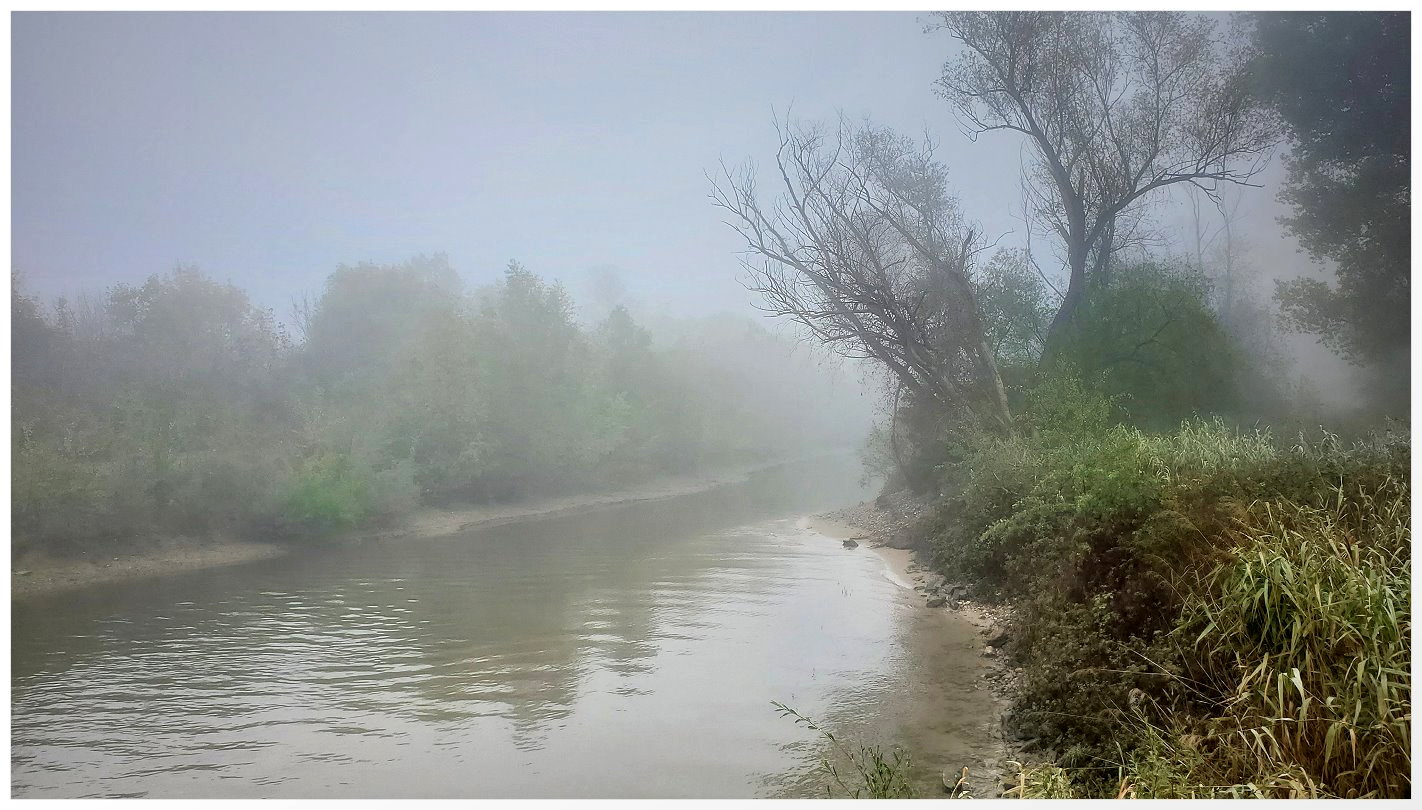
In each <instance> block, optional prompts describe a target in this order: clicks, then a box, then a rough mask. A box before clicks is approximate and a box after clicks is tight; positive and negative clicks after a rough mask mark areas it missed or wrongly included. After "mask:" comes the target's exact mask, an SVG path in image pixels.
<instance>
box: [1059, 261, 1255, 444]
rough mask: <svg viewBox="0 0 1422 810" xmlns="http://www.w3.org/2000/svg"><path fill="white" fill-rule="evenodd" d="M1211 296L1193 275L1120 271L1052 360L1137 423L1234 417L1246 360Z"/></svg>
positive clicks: (1099, 288)
mask: <svg viewBox="0 0 1422 810" xmlns="http://www.w3.org/2000/svg"><path fill="white" fill-rule="evenodd" d="M1208 293H1209V289H1208V285H1207V283H1206V281H1205V279H1204V278H1203V277H1202V276H1200V275H1199V274H1198V273H1196V272H1194V271H1191V270H1188V269H1184V268H1171V267H1167V266H1163V265H1154V264H1142V265H1134V266H1128V267H1121V268H1117V269H1116V270H1115V271H1114V272H1113V273H1112V275H1111V276H1110V278H1109V280H1107V281H1104V282H1101V283H1099V284H1097V285H1096V286H1095V287H1093V288H1092V289H1091V290H1089V292H1088V295H1087V297H1086V299H1085V301H1084V302H1083V304H1082V307H1081V310H1080V311H1079V312H1078V313H1077V318H1076V320H1075V322H1074V324H1075V325H1074V327H1073V329H1072V331H1071V332H1070V333H1068V338H1067V339H1066V340H1065V342H1064V343H1063V345H1062V347H1061V350H1060V351H1059V352H1056V353H1054V355H1053V361H1054V363H1063V362H1064V363H1067V364H1069V365H1070V366H1071V367H1073V368H1075V369H1076V370H1077V371H1078V373H1079V374H1080V375H1081V377H1082V379H1084V380H1090V381H1091V382H1092V384H1093V385H1094V386H1095V387H1098V388H1099V390H1100V391H1101V393H1102V394H1104V395H1105V396H1106V397H1107V398H1109V399H1111V400H1112V401H1113V402H1114V403H1115V405H1116V407H1117V408H1118V409H1119V410H1120V411H1121V414H1122V416H1123V417H1124V418H1126V419H1128V420H1129V421H1131V422H1132V423H1134V424H1137V425H1141V426H1149V427H1154V428H1164V427H1168V426H1170V425H1173V424H1178V423H1179V422H1180V421H1181V420H1182V419H1188V418H1190V417H1191V416H1193V415H1196V414H1205V413H1220V412H1229V411H1232V410H1234V409H1236V408H1237V407H1238V406H1239V398H1238V389H1237V383H1238V379H1239V375H1238V366H1239V363H1240V357H1239V355H1238V353H1237V351H1236V347H1235V346H1234V344H1233V341H1232V340H1231V339H1230V338H1229V336H1228V335H1227V334H1226V333H1225V331H1224V329H1223V328H1222V327H1221V326H1220V323H1219V321H1218V319H1217V318H1216V317H1215V314H1214V311H1213V310H1212V309H1211V307H1210V304H1209V295H1208ZM1048 371H1049V373H1052V372H1053V370H1052V369H1048Z"/></svg>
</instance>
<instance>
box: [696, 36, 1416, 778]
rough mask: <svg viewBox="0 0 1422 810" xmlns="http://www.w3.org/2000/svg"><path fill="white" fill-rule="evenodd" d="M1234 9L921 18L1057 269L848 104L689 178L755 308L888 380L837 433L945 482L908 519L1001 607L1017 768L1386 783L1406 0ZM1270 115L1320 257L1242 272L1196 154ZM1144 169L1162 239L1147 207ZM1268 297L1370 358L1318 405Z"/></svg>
mask: <svg viewBox="0 0 1422 810" xmlns="http://www.w3.org/2000/svg"><path fill="white" fill-rule="evenodd" d="M1240 21H1241V22H1244V23H1246V24H1245V25H1243V26H1240V27H1239V28H1238V30H1237V31H1236V32H1234V33H1222V32H1221V31H1220V30H1219V28H1218V26H1216V25H1215V23H1214V22H1212V21H1211V20H1210V19H1209V18H1206V17H1203V16H1201V15H1192V14H1186V13H1181V12H1155V11H1150V12H1101V13H1095V12H971V11H962V12H943V13H941V14H939V15H938V16H937V18H936V19H935V20H934V21H933V22H931V23H930V25H929V26H928V30H929V31H930V32H933V31H943V32H946V33H947V34H948V36H950V37H951V38H952V39H954V40H955V41H956V45H957V46H958V47H957V50H956V53H955V54H954V55H953V56H952V57H951V58H950V60H949V61H948V63H947V65H946V66H945V69H944V72H943V74H942V75H941V76H940V77H939V80H938V82H937V84H936V87H937V89H938V92H939V94H940V95H941V96H942V97H943V98H944V99H945V100H946V101H947V102H948V103H949V104H950V105H951V106H952V108H953V111H954V113H955V115H956V117H957V119H958V122H959V124H960V125H961V126H962V127H963V128H964V130H965V131H967V132H969V133H972V134H974V135H981V136H984V137H1008V136H1014V137H1018V138H1020V142H1021V143H1022V144H1023V145H1024V147H1025V148H1026V150H1027V154H1028V155H1029V164H1028V165H1026V166H1025V167H1024V170H1023V173H1022V175H1021V177H1020V178H1019V179H1020V181H1021V183H1022V184H1023V187H1024V215H1026V216H1027V217H1028V218H1029V222H1028V226H1029V228H1032V227H1034V226H1035V228H1037V229H1038V230H1037V231H1036V232H1038V233H1042V234H1044V235H1045V236H1046V237H1047V238H1048V239H1051V240H1052V241H1053V242H1054V246H1055V248H1056V249H1057V256H1058V257H1059V258H1061V259H1062V267H1061V268H1060V270H1061V272H1059V273H1058V274H1057V276H1056V282H1055V283H1053V282H1048V281H1047V275H1046V274H1045V273H1044V272H1043V270H1042V268H1041V267H1039V266H1038V264H1037V255H1036V254H1034V253H1033V252H1032V250H1031V245H1030V242H1029V243H1028V245H1027V246H1026V250H1009V249H1002V250H998V251H996V252H995V253H994V254H993V255H991V256H990V257H988V258H987V259H986V261H984V260H983V257H984V254H986V253H987V251H988V250H989V249H990V248H989V246H988V245H987V244H986V241H985V240H984V239H982V235H981V233H980V231H979V229H978V228H977V227H975V226H974V225H973V224H972V223H971V221H970V220H969V219H968V215H967V212H965V211H964V210H963V209H962V206H961V205H960V204H959V201H958V200H957V199H956V198H955V197H954V196H953V195H952V193H951V192H950V190H949V186H948V182H947V177H948V169H947V167H946V166H944V165H943V164H941V163H939V162H938V161H937V159H936V157H935V154H936V153H935V149H934V146H933V144H932V143H931V142H927V141H924V142H920V141H916V140H914V139H912V138H906V137H903V136H899V135H896V134H894V133H893V132H891V131H889V130H886V129H882V128H879V127H875V126H873V125H871V124H867V123H866V124H864V125H862V126H859V127H853V126H850V125H848V124H846V123H843V122H842V123H841V124H840V126H839V127H838V129H837V131H829V130H827V129H825V128H823V127H820V126H816V125H813V124H809V125H796V124H789V125H781V126H778V127H777V129H778V131H779V134H780V145H779V149H778V150H777V151H776V153H775V167H774V168H775V169H776V170H778V171H776V172H775V174H777V175H778V178H777V180H776V182H775V184H774V186H773V188H774V189H775V190H776V193H777V194H778V196H776V197H771V196H769V195H767V194H765V193H763V192H762V190H761V189H763V188H766V186H765V185H764V184H761V183H758V182H757V181H758V180H759V179H760V178H759V177H758V175H757V173H756V171H755V169H754V167H753V166H750V165H748V166H747V167H745V168H744V169H743V170H742V171H741V172H740V173H739V174H736V173H733V172H731V171H723V172H722V174H721V175H720V176H719V177H718V178H716V179H715V180H714V181H713V190H712V196H713V199H714V201H715V203H716V205H718V206H719V207H720V208H721V209H722V210H723V211H724V212H726V213H727V214H728V217H729V224H730V225H731V227H733V228H734V229H735V230H736V231H737V232H738V233H739V234H740V235H741V236H742V237H744V239H745V242H746V248H747V253H748V255H750V256H752V257H755V258H756V259H757V261H756V262H755V263H754V264H751V263H748V270H749V272H750V286H751V288H752V289H754V290H755V291H757V292H759V293H760V294H761V296H762V298H763V299H764V304H765V307H766V308H767V310H769V311H770V312H773V313H775V314H777V315H780V316H783V317H786V318H789V319H792V320H794V321H796V322H798V323H800V324H801V325H803V326H804V327H806V328H807V329H809V330H810V331H811V332H812V333H814V334H815V335H816V336H817V337H818V338H819V339H820V340H821V341H823V342H824V343H825V345H827V346H831V347H834V348H835V349H837V350H838V351H840V352H842V353H844V354H847V355H850V356H856V357H864V358H869V359H872V360H874V361H876V362H877V363H878V364H879V365H880V367H881V368H882V369H883V370H884V372H885V373H886V375H887V376H889V377H890V379H891V380H892V382H893V386H894V387H893V390H894V395H893V399H892V404H891V406H890V407H889V409H888V413H887V414H886V417H887V418H886V419H885V422H884V424H883V425H881V426H879V427H878V428H877V429H876V431H875V433H874V434H873V435H872V436H871V439H870V442H869V443H868V446H867V448H866V462H867V464H868V466H869V467H870V468H871V469H874V470H877V471H879V472H881V473H883V474H884V475H886V476H887V477H888V479H889V480H890V482H891V486H903V487H907V488H910V489H913V490H916V491H918V492H925V493H938V494H940V497H941V502H940V503H939V504H938V506H937V508H935V509H934V510H933V511H932V513H931V514H930V516H929V517H927V518H926V519H923V520H922V521H920V523H919V525H917V526H916V527H914V531H915V532H916V533H917V534H918V536H919V538H920V540H921V541H922V542H923V543H925V544H927V545H929V546H930V547H931V548H932V549H933V550H934V554H935V557H936V560H935V562H936V564H937V565H938V567H939V568H940V569H941V571H942V573H944V574H946V575H948V576H950V577H961V578H968V579H971V580H974V581H975V582H976V583H977V584H978V586H979V588H980V589H982V590H985V591H988V592H996V594H997V595H998V596H999V597H1001V598H1004V599H1008V600H1011V601H1013V602H1015V603H1017V604H1018V605H1019V606H1020V608H1021V610H1020V611H1019V619H1018V621H1019V624H1020V626H1019V627H1017V628H1016V629H1015V632H1014V633H1013V638H1014V641H1013V643H1012V647H1011V649H1010V650H1009V652H1010V654H1011V655H1012V656H1013V657H1014V658H1015V659H1016V661H1017V663H1019V664H1020V665H1022V666H1023V667H1024V669H1025V670H1026V683H1025V687H1024V691H1023V694H1022V696H1021V700H1020V703H1019V704H1018V705H1017V706H1016V708H1015V711H1014V715H1013V722H1014V723H1015V724H1016V726H1017V727H1018V730H1019V732H1020V733H1022V734H1024V735H1026V736H1028V737H1032V738H1036V739H1037V741H1038V742H1039V743H1040V745H1041V746H1042V747H1043V748H1045V749H1047V750H1049V751H1050V752H1052V753H1053V755H1054V759H1055V761H1054V762H1052V763H1051V764H1048V765H1042V766H1037V767H1035V768H1031V769H1028V770H1026V771H1024V772H1023V773H1021V774H1020V775H1019V779H1018V785H1017V787H1016V788H1014V789H1013V790H1012V791H1011V794H1010V795H1013V796H1022V797H1047V796H1051V797H1067V796H1093V797H1094V796H1102V797H1118V796H1119V797H1127V796H1131V797H1142V798H1147V797H1153V798H1166V797H1214V796H1263V797H1283V796H1337V797H1404V796H1408V795H1410V792H1411V784H1410V773H1411V749H1410V745H1411V743H1410V731H1411V672H1410V655H1411V602H1410V598H1411V597H1410V586H1411V559H1410V544H1411V528H1410V520H1411V507H1410V495H1411V482H1410V469H1409V467H1410V452H1411V451H1410V431H1409V428H1408V426H1407V425H1406V423H1392V422H1389V421H1388V417H1391V418H1393V419H1397V418H1401V419H1406V418H1407V416H1408V413H1409V404H1410V386H1409V381H1410V376H1409V375H1410V367H1409V363H1410V344H1409V342H1408V338H1407V335H1408V333H1409V329H1410V310H1409V309H1408V306H1407V303H1406V302H1407V298H1408V296H1407V291H1408V289H1409V288H1410V283H1411V279H1410V268H1409V265H1408V262H1407V261H1406V257H1407V256H1409V255H1410V245H1411V238H1410V232H1409V231H1408V226H1407V212H1408V210H1409V202H1408V190H1409V188H1410V172H1409V168H1408V167H1409V164H1410V147H1409V134H1408V129H1407V125H1406V120H1407V118H1408V110H1409V109H1410V82H1409V74H1408V71H1407V68H1406V65H1407V60H1408V49H1409V47H1410V45H1409V39H1408V36H1407V18H1406V17H1405V16H1404V15H1400V14H1395V13H1373V12H1367V13H1356V12H1350V13H1337V12H1335V13H1314V12H1309V13H1289V14H1273V13H1260V14H1255V15H1249V16H1247V17H1245V18H1243V19H1241V20H1240ZM1339 111H1346V113H1347V114H1346V115H1344V116H1342V117H1340V113H1339ZM1345 118H1346V120H1343V119H1345ZM1283 140H1288V141H1289V142H1290V143H1291V145H1292V147H1293V154H1292V157H1290V158H1289V159H1288V160H1287V161H1286V165H1287V166H1288V168H1289V176H1288V179H1287V181H1286V182H1285V184H1284V187H1283V190H1282V193H1281V197H1282V198H1283V199H1284V200H1285V201H1286V202H1288V203H1290V204H1291V205H1292V206H1293V207H1294V211H1293V216H1292V217H1290V218H1289V219H1288V220H1286V225H1287V226H1288V227H1289V229H1290V230H1291V231H1292V232H1293V233H1294V235H1295V236H1297V237H1298V238H1299V240H1300V243H1301V244H1302V245H1303V246H1304V247H1305V248H1306V249H1307V250H1309V251H1310V252H1311V253H1312V254H1313V255H1314V256H1315V257H1317V258H1320V259H1328V260H1330V261H1331V262H1332V263H1334V265H1335V266H1334V270H1335V273H1334V282H1333V283H1332V284H1330V283H1325V282H1323V281H1321V280H1318V279H1312V278H1308V279H1301V280H1294V281H1277V280H1276V282H1275V284H1274V290H1273V295H1272V300H1270V299H1269V298H1266V297H1262V296H1260V295H1258V293H1257V291H1256V290H1255V289H1253V288H1254V287H1255V286H1256V285H1255V283H1254V282H1255V281H1256V280H1257V270H1258V269H1260V268H1256V269H1255V271H1251V269H1250V268H1249V266H1248V265H1247V264H1246V263H1245V262H1243V261H1242V260H1241V259H1242V252H1241V250H1240V247H1241V245H1240V244H1239V242H1238V241H1237V240H1236V239H1235V237H1236V235H1237V229H1236V225H1237V224H1238V223H1236V222H1235V220H1234V213H1233V211H1234V209H1232V208H1231V207H1230V205H1229V204H1228V202H1227V199H1226V198H1227V196H1228V195H1227V194H1226V192H1225V191H1224V187H1226V186H1227V185H1229V184H1234V185H1235V186H1242V185H1247V184H1248V183H1249V181H1250V179H1251V178H1253V177H1255V176H1256V175H1257V173H1258V172H1259V171H1261V170H1262V169H1263V167H1264V165H1265V162H1266V161H1267V156H1268V154H1269V152H1270V151H1271V150H1272V149H1273V148H1274V147H1275V146H1276V145H1277V144H1278V143H1279V142H1281V141H1283ZM1172 186H1173V187H1174V188H1176V189H1177V190H1181V191H1187V192H1189V193H1190V194H1192V195H1194V194H1195V193H1196V192H1198V193H1199V195H1200V196H1197V197H1193V199H1194V209H1193V210H1194V212H1195V221H1194V229H1193V231H1194V232H1193V237H1194V252H1193V253H1194V255H1193V256H1190V255H1188V247H1189V244H1190V237H1191V235H1192V234H1188V233H1179V234H1177V235H1176V239H1175V241H1174V244H1175V245H1176V246H1177V247H1176V249H1177V250H1179V249H1180V247H1181V246H1184V247H1185V250H1186V251H1187V255H1184V256H1182V255H1178V254H1177V255H1166V254H1164V253H1163V252H1162V251H1160V250H1159V246H1158V245H1151V244H1150V242H1151V241H1152V239H1151V237H1146V236H1144V235H1143V233H1142V229H1143V228H1144V227H1145V223H1147V222H1149V221H1150V215H1151V206H1152V204H1153V203H1157V202H1159V201H1161V198H1162V197H1163V196H1164V190H1165V189H1166V188H1168V187H1172ZM1205 202H1208V203H1210V204H1212V205H1214V206H1215V207H1216V208H1217V209H1218V211H1219V214H1220V222H1219V225H1218V233H1220V234H1222V235H1223V241H1222V243H1221V244H1217V245H1215V246H1214V247H1216V248H1218V250H1213V249H1212V250H1208V251H1207V248H1210V247H1211V246H1210V245H1209V244H1207V242H1208V240H1206V239H1205V238H1204V234H1205V232H1206V231H1208V230H1209V226H1207V225H1206V224H1205V223H1204V221H1203V220H1202V218H1201V217H1200V209H1201V203H1205ZM1240 235H1242V234H1240ZM1207 255H1208V258H1207ZM1252 276H1253V278H1252ZM1278 330H1292V331H1296V332H1303V333H1309V334H1312V335H1314V336H1316V337H1317V338H1319V339H1320V340H1321V341H1322V343H1323V344H1324V345H1326V346H1329V347H1332V348H1333V349H1335V350H1336V351H1338V352H1339V353H1340V354H1341V355H1342V356H1344V357H1346V358H1348V359H1349V360H1350V361H1351V362H1353V363H1355V364H1357V365H1359V366H1360V367H1367V368H1369V369H1370V373H1369V374H1360V375H1359V376H1358V377H1357V379H1356V380H1355V384H1353V385H1351V386H1350V387H1349V388H1348V389H1347V390H1339V391H1335V392H1334V394H1335V398H1336V399H1347V400H1351V402H1352V403H1353V404H1354V405H1355V408H1354V410H1353V413H1352V414H1350V415H1349V416H1348V417H1347V424H1344V420H1343V419H1340V418H1337V417H1338V416H1339V414H1338V413H1337V411H1336V410H1334V409H1331V408H1326V407H1323V406H1321V404H1320V403H1319V402H1318V401H1316V400H1315V399H1314V398H1313V397H1311V396H1309V394H1308V391H1309V385H1308V384H1307V381H1306V379H1303V378H1301V377H1300V376H1299V375H1297V374H1295V373H1294V371H1293V370H1292V369H1291V368H1290V363H1289V362H1288V361H1287V359H1286V358H1287V355H1286V353H1285V352H1283V351H1281V350H1280V345H1281V341H1280V339H1279V338H1280V331H1278ZM1341 387H1342V386H1340V388H1341ZM1321 424H1327V425H1329V426H1330V428H1331V429H1332V430H1334V431H1338V432H1344V431H1346V432H1347V433H1348V434H1349V436H1350V438H1349V439H1348V440H1346V441H1345V440H1343V439H1341V438H1339V437H1338V436H1337V435H1334V434H1333V433H1330V432H1328V430H1325V429H1322V428H1320V427H1319V425H1321Z"/></svg>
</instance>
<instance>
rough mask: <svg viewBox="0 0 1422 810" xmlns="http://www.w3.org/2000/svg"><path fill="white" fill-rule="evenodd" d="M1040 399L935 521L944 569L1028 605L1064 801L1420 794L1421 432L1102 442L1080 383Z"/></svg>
mask: <svg viewBox="0 0 1422 810" xmlns="http://www.w3.org/2000/svg"><path fill="white" fill-rule="evenodd" d="M1029 401H1037V402H1039V403H1040V404H1039V405H1038V407H1037V408H1036V410H1035V411H1033V410H1032V409H1030V408H1029V410H1028V412H1027V414H1028V415H1027V418H1026V419H1025V420H1024V421H1025V422H1026V423H1027V424H1030V425H1031V426H1032V430H1031V432H1030V433H1027V434H1026V435H1025V436H1024V437H1022V438H1007V439H1003V438H990V437H978V438H977V439H976V442H975V444H971V445H970V446H969V447H967V448H966V449H965V450H964V458H965V461H964V462H963V463H962V465H961V467H960V468H958V469H956V470H954V471H953V472H952V475H953V483H954V487H955V494H954V495H953V496H952V497H950V498H947V499H945V500H944V502H943V503H942V505H941V507H940V509H939V510H938V514H937V515H936V516H935V517H934V518H933V519H932V520H931V522H932V523H933V525H934V536H935V542H936V546H937V547H936V559H937V561H938V564H939V566H940V567H941V568H943V569H944V570H945V572H946V573H949V574H951V575H955V576H967V577H970V578H973V579H976V580H977V581H978V582H979V583H980V584H981V585H982V586H983V587H984V588H988V589H996V590H998V591H999V592H1001V593H1004V594H1007V595H1010V596H1012V597H1013V598H1014V600H1015V601H1016V602H1017V604H1018V606H1019V626H1018V627H1017V628H1016V629H1015V632H1014V641H1013V644H1012V650H1011V652H1012V654H1013V655H1014V656H1015V657H1016V658H1017V660H1018V661H1020V662H1021V663H1022V664H1023V665H1024V667H1025V686H1024V693H1023V697H1022V699H1021V700H1020V701H1019V703H1018V705H1017V706H1016V708H1015V710H1014V723H1016V724H1017V725H1018V726H1019V727H1021V728H1022V729H1023V730H1025V731H1026V732H1028V733H1030V734H1032V735H1036V736H1040V737H1043V738H1044V739H1045V740H1046V741H1047V742H1048V743H1049V744H1051V745H1052V746H1054V747H1055V748H1056V750H1057V751H1058V752H1061V758H1060V759H1059V761H1058V763H1057V765H1059V766H1060V767H1061V768H1064V769H1065V771H1064V773H1066V774H1067V775H1069V776H1070V780H1069V781H1070V790H1069V791H1067V792H1068V793H1072V794H1073V795H1104V796H1111V795H1117V794H1118V793H1128V794H1129V795H1134V796H1141V797H1167V796H1233V795H1263V796H1286V795H1336V796H1402V795H1406V794H1407V792H1408V791H1409V790H1410V784H1409V782H1408V781H1407V778H1408V777H1407V774H1408V771H1409V767H1410V764H1409V763H1410V754H1409V745H1410V743H1409V733H1410V688H1411V681H1410V670H1409V669H1408V661H1409V657H1410V651H1411V650H1410V630H1411V625H1410V595H1409V594H1410V583H1411V577H1410V572H1409V561H1408V556H1407V555H1408V550H1409V547H1410V538H1411V536H1410V487H1409V485H1408V483H1407V482H1408V478H1407V476H1408V464H1409V458H1410V449H1409V445H1408V443H1407V437H1406V436H1405V435H1402V436H1398V435H1391V436H1385V437H1378V438H1375V439H1373V440H1370V441H1366V442H1362V443H1359V444H1357V445H1354V446H1345V445H1344V444H1343V443H1342V442H1341V441H1339V440H1338V439H1337V437H1334V436H1330V435H1327V434H1325V435H1323V436H1322V437H1321V438H1316V439H1312V440H1305V439H1303V438H1301V439H1300V440H1299V441H1297V442H1294V443H1283V442H1280V441H1278V440H1275V439H1273V438H1272V437H1270V436H1269V435H1268V434H1267V433H1262V432H1241V431H1237V430H1234V429H1232V428H1230V427H1228V426H1227V425H1226V424H1225V423H1223V422H1221V421H1213V422H1204V421H1192V422H1187V423H1185V424H1183V425H1181V426H1180V427H1179V428H1178V429H1177V430H1175V431H1172V432H1168V433H1162V434H1150V433H1145V432H1142V431H1140V430H1139V429H1136V428H1131V427H1125V426H1115V427H1107V428H1104V429H1103V427H1102V424H1103V421H1102V413H1103V411H1102V402H1101V400H1100V399H1099V398H1095V399H1093V395H1092V394H1091V393H1090V392H1089V391H1086V390H1085V389H1083V388H1082V387H1081V386H1080V385H1079V384H1078V383H1075V382H1074V381H1073V380H1072V379H1071V378H1070V377H1066V378H1062V379H1057V380H1048V381H1047V382H1046V383H1045V384H1044V388H1043V389H1042V390H1041V391H1037V392H1033V394H1032V396H1030V397H1029ZM1165 729H1170V730H1169V731H1166V730H1165ZM1112 762H1114V763H1115V767H1116V769H1117V770H1118V771H1119V777H1118V779H1117V780H1116V781H1114V782H1113V781H1112V780H1111V779H1110V778H1109V775H1108V773H1107V772H1108V771H1109V768H1108V767H1107V764H1108V763H1112ZM1061 777H1062V773H1059V772H1057V771H1055V770H1050V769H1047V770H1037V771H1033V772H1032V773H1031V774H1029V776H1028V777H1024V781H1022V782H1020V784H1019V787H1020V788H1021V789H1020V790H1018V791H1017V792H1018V793H1019V794H1022V795H1027V796H1033V795H1037V796H1041V795H1066V794H1065V793H1062V792H1060V791H1061V785H1060V779H1061Z"/></svg>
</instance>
